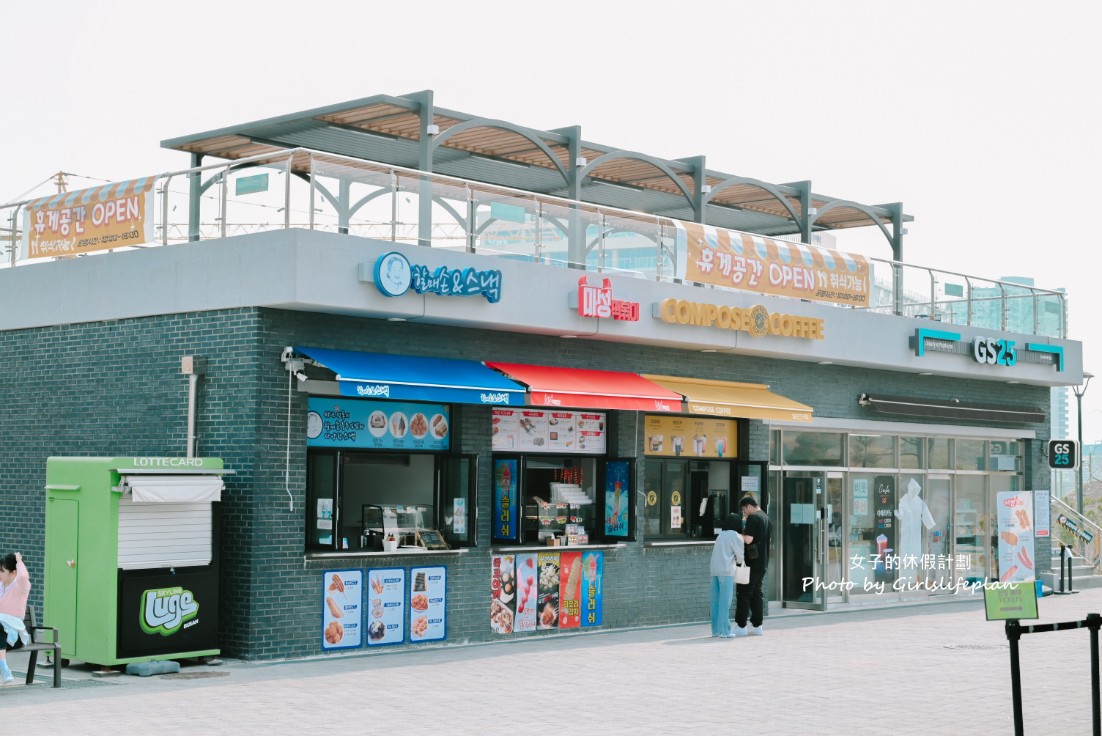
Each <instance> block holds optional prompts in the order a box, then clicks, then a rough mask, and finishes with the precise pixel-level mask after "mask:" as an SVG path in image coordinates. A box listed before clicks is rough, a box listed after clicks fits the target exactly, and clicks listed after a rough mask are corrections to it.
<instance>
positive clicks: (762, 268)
mask: <svg viewBox="0 0 1102 736" xmlns="http://www.w3.org/2000/svg"><path fill="white" fill-rule="evenodd" d="M674 224H675V225H676V226H677V260H678V262H677V276H678V278H683V279H685V280H686V281H695V282H696V283H700V284H713V285H715V286H724V287H727V288H734V289H745V290H746V291H754V292H757V293H759V294H772V295H774V296H787V297H794V298H797V299H809V300H812V301H820V302H831V303H834V304H847V305H852V306H868V304H869V289H870V287H869V276H870V270H869V262H868V259H866V258H865V257H864V256H861V255H856V254H853V253H842V252H840V251H834V250H827V249H825V248H817V247H813V246H809V245H804V244H802V243H790V242H787V241H783V240H773V239H772V238H766V237H763V236H761V235H752V234H750V233H743V232H738V231H736V230H724V229H721V228H716V227H711V226H708V225H700V224H695V223H685V222H675V223H674Z"/></svg>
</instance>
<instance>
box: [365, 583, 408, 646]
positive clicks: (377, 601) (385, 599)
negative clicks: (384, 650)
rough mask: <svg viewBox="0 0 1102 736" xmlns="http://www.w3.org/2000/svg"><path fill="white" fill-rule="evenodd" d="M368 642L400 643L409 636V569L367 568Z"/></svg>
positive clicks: (376, 644)
mask: <svg viewBox="0 0 1102 736" xmlns="http://www.w3.org/2000/svg"><path fill="white" fill-rule="evenodd" d="M367 580H368V586H369V587H368V589H367V600H368V607H367V645H368V646H369V647H374V646H381V645H383V644H401V643H402V642H403V641H404V640H405V637H406V632H405V623H406V616H405V603H406V585H405V583H406V571H405V570H404V569H402V568H385V569H384V568H376V569H373V570H368V571H367Z"/></svg>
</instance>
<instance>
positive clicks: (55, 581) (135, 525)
mask: <svg viewBox="0 0 1102 736" xmlns="http://www.w3.org/2000/svg"><path fill="white" fill-rule="evenodd" d="M231 472H232V471H228V470H225V469H224V468H223V466H222V460H221V459H220V458H171V457H114V458H107V457H52V458H49V459H48V460H47V461H46V576H45V585H44V587H45V617H44V620H45V621H48V622H50V625H51V626H56V627H57V628H58V633H59V638H60V639H61V647H62V656H63V657H64V658H66V659H72V660H77V661H80V662H87V663H90V664H97V665H101V666H105V667H106V666H112V665H117V664H126V663H130V662H145V661H150V660H154V659H171V658H174V657H201V656H213V655H217V654H219V649H218V564H217V557H216V555H215V550H216V548H217V545H216V539H215V533H216V532H215V530H216V527H217V524H216V523H215V522H216V517H215V512H216V507H215V506H214V505H213V504H214V503H215V502H217V501H220V500H221V497H222V495H221V494H222V490H223V488H224V484H223V481H222V476H223V475H227V474H230V473H231Z"/></svg>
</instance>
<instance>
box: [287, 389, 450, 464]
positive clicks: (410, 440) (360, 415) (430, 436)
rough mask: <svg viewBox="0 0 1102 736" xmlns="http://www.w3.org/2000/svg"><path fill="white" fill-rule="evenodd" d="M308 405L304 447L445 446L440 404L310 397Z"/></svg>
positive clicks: (446, 424) (444, 412)
mask: <svg viewBox="0 0 1102 736" xmlns="http://www.w3.org/2000/svg"><path fill="white" fill-rule="evenodd" d="M307 405H308V411H307V415H306V446H307V447H346V448H364V449H371V450H427V451H442V450H447V449H448V443H449V437H450V434H451V427H450V424H451V420H450V418H449V415H448V407H446V406H444V405H441V404H416V403H406V402H401V401H357V400H356V399H333V398H311V399H310V400H309V401H308V402H307Z"/></svg>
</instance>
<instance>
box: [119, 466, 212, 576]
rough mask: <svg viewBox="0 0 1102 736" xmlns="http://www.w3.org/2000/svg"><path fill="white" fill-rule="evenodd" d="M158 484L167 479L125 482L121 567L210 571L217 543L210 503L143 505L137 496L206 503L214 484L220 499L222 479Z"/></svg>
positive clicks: (181, 479) (128, 479)
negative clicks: (200, 567) (198, 567)
mask: <svg viewBox="0 0 1102 736" xmlns="http://www.w3.org/2000/svg"><path fill="white" fill-rule="evenodd" d="M158 480H165V479H163V478H155V477H138V476H128V477H126V478H124V483H123V488H122V490H123V495H122V496H121V497H120V498H119V558H118V559H119V562H118V564H119V567H121V568H123V569H124V570H141V569H147V568H162V567H189V566H195V565H209V564H210V561H211V549H212V543H213V531H212V519H213V517H212V511H211V505H210V501H191V500H188V501H186V502H170V501H164V500H160V501H145V502H139V501H136V500H135V496H140V497H144V498H149V497H150V494H152V495H153V497H160V498H164V497H171V496H170V495H169V494H170V493H175V495H176V497H179V498H185V499H193V498H206V497H209V496H210V494H211V492H212V490H213V489H214V487H215V486H214V484H217V491H218V492H219V493H220V491H221V488H222V479H221V478H211V477H201V476H200V477H191V478H187V477H177V478H169V479H167V480H170V481H172V482H171V483H167V484H166V483H157V482H156V481H158ZM139 489H142V490H139ZM171 489H174V490H171ZM143 494H144V495H143Z"/></svg>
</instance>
